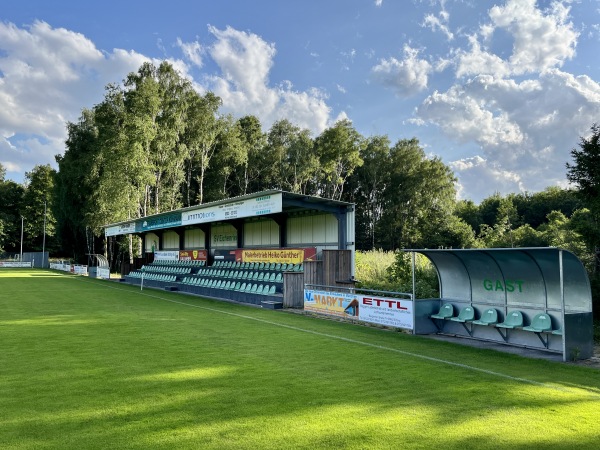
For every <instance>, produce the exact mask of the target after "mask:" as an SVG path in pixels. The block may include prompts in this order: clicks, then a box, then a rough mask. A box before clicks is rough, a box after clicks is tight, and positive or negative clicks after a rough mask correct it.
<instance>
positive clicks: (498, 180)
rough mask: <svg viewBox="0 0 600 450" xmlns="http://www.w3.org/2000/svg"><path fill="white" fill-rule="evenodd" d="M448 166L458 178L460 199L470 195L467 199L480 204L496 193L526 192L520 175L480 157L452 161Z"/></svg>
mask: <svg viewBox="0 0 600 450" xmlns="http://www.w3.org/2000/svg"><path fill="white" fill-rule="evenodd" d="M448 166H450V168H451V169H452V170H453V171H454V172H455V173H456V175H457V176H458V179H459V181H458V185H457V195H458V197H459V198H465V194H468V195H467V198H469V199H470V200H474V201H476V202H479V201H481V200H483V199H484V198H486V197H489V196H491V195H493V194H494V193H495V192H500V193H501V194H508V193H511V192H523V191H525V186H524V184H523V182H522V179H521V176H520V175H519V174H518V173H516V172H511V171H508V170H504V169H502V168H500V167H498V166H497V165H495V164H494V163H491V162H490V161H488V160H486V159H485V158H483V157H481V156H479V155H476V156H473V157H469V158H464V159H460V160H457V161H452V162H450V163H449V164H448ZM473 193H476V196H473Z"/></svg>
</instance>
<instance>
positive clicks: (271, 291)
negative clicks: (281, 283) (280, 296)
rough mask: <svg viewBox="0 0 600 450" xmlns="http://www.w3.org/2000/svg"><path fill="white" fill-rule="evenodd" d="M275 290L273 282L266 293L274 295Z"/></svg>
mask: <svg viewBox="0 0 600 450" xmlns="http://www.w3.org/2000/svg"><path fill="white" fill-rule="evenodd" d="M276 291H277V288H276V287H275V285H274V284H272V285H271V287H269V293H268V294H267V295H275V292H276Z"/></svg>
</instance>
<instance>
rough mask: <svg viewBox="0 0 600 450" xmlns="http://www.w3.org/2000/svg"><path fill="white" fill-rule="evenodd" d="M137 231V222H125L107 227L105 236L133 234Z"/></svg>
mask: <svg viewBox="0 0 600 450" xmlns="http://www.w3.org/2000/svg"><path fill="white" fill-rule="evenodd" d="M131 233H135V222H128V223H123V224H121V225H115V226H112V227H107V228H106V229H105V230H104V235H105V236H107V237H108V236H119V235H121V234H131Z"/></svg>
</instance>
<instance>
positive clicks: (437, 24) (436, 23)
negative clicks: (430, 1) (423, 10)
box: [421, 1, 454, 41]
mask: <svg viewBox="0 0 600 450" xmlns="http://www.w3.org/2000/svg"><path fill="white" fill-rule="evenodd" d="M445 3H446V2H445V1H441V2H440V4H441V8H442V9H441V11H440V13H439V14H438V15H437V16H435V15H433V14H427V15H426V16H425V18H424V19H423V23H422V24H421V26H422V27H426V28H430V29H431V30H432V31H436V30H440V31H441V32H442V33H443V34H445V35H446V38H447V39H448V40H449V41H451V40H453V39H454V33H452V31H450V28H449V27H448V22H449V21H450V13H449V12H448V11H447V10H446V6H445Z"/></svg>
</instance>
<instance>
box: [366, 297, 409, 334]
mask: <svg viewBox="0 0 600 450" xmlns="http://www.w3.org/2000/svg"><path fill="white" fill-rule="evenodd" d="M356 299H357V300H358V320H362V321H364V322H371V323H377V324H379V325H385V326H388V327H394V328H406V329H408V330H412V329H413V328H414V323H413V302H412V301H411V300H403V299H402V300H400V299H397V298H386V297H373V296H370V295H357V296H356Z"/></svg>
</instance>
